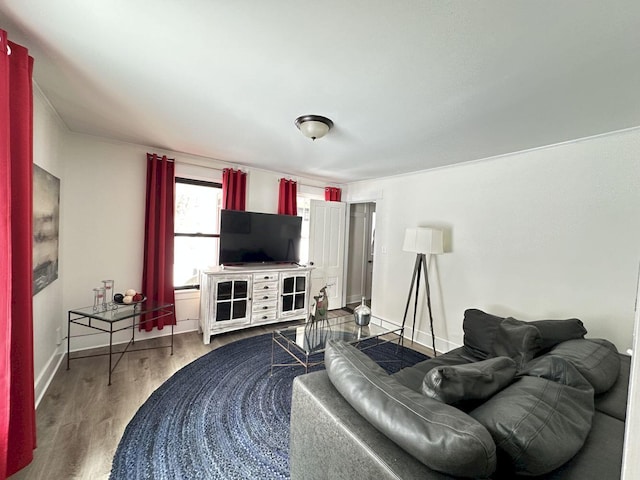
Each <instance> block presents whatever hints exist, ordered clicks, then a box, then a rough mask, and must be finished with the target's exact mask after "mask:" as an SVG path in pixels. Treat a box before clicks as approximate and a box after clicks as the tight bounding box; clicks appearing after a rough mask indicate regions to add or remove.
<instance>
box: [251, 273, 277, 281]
mask: <svg viewBox="0 0 640 480" xmlns="http://www.w3.org/2000/svg"><path fill="white" fill-rule="evenodd" d="M276 280H278V274H277V273H269V272H265V273H254V274H253V281H254V282H273V281H276Z"/></svg>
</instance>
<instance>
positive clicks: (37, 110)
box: [33, 84, 66, 403]
mask: <svg viewBox="0 0 640 480" xmlns="http://www.w3.org/2000/svg"><path fill="white" fill-rule="evenodd" d="M33 131H34V134H33V161H34V163H36V164H37V165H39V166H40V167H42V168H43V169H45V170H46V171H47V172H49V173H50V174H52V175H54V176H56V177H58V178H59V179H60V189H61V190H63V189H64V184H65V180H64V176H63V167H62V164H63V159H62V155H61V147H62V142H63V141H64V136H65V135H66V127H64V125H63V124H62V122H61V121H60V120H59V118H58V116H57V114H56V113H55V112H54V110H53V109H52V108H51V106H50V105H49V103H48V101H47V100H46V98H45V97H44V95H42V93H41V92H40V90H39V88H38V86H37V85H35V84H34V95H33ZM60 216H61V219H62V216H64V210H62V209H61V211H60ZM60 228H61V230H60V233H59V235H60V239H62V237H63V235H64V231H63V229H62V220H61V221H60ZM58 255H59V269H58V279H57V280H55V281H53V282H52V283H51V284H49V285H48V286H47V287H46V288H44V289H43V290H41V291H40V292H38V293H37V294H36V295H35V296H34V297H33V347H34V348H33V350H34V374H35V396H36V402H37V403H39V402H40V399H41V397H42V395H43V394H44V391H45V390H46V387H47V385H48V384H49V381H50V379H51V377H52V375H53V373H55V370H56V367H57V366H58V363H59V362H60V360H61V359H62V355H61V349H60V348H58V345H57V341H56V340H57V336H58V332H57V330H58V329H60V332H62V327H63V325H64V320H63V316H62V296H63V294H62V283H63V280H62V279H63V277H64V258H63V257H62V255H61V252H60V251H59V252H58Z"/></svg>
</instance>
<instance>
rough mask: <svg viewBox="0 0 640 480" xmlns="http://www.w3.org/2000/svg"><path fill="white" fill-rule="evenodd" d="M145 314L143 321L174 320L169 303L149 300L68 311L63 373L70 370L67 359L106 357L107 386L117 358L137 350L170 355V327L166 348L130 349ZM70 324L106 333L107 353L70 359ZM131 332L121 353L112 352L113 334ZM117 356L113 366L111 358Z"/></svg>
mask: <svg viewBox="0 0 640 480" xmlns="http://www.w3.org/2000/svg"><path fill="white" fill-rule="evenodd" d="M142 314H146V315H147V319H146V321H150V320H155V319H158V318H163V317H169V316H171V317H174V318H175V309H174V305H173V304H172V303H158V302H154V301H151V300H145V301H143V302H139V303H135V304H130V305H126V304H122V305H121V304H112V305H107V308H106V310H101V309H96V308H95V307H93V306H92V307H82V308H75V309H72V310H69V312H68V316H67V370H69V368H70V362H71V360H79V359H81V358H88V357H98V356H103V355H109V383H108V385H111V374H112V373H113V371H114V370H115V368H116V367H117V366H118V363H120V359H121V358H122V356H123V355H124V354H125V353H128V352H137V351H140V350H150V349H156V348H170V349H171V355H173V327H174V325H171V343H170V344H169V345H161V346H158V347H148V348H139V349H130V348H129V347H131V346H132V345H134V344H135V335H136V333H135V332H136V328H137V327H138V326H139V325H140V315H142ZM71 325H82V326H83V327H87V328H91V329H93V330H98V331H100V332H103V333H108V334H109V353H96V354H92V355H79V356H74V357H73V358H72V357H71ZM129 329H130V330H131V338H130V339H129V341H128V343H127V344H126V346H125V347H124V350H121V351H117V352H114V351H113V334H114V333H117V332H120V331H123V330H129ZM114 355H119V356H118V358H117V360H116V361H115V364H114V363H113V356H114Z"/></svg>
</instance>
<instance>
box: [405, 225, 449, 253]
mask: <svg viewBox="0 0 640 480" xmlns="http://www.w3.org/2000/svg"><path fill="white" fill-rule="evenodd" d="M402 249H403V250H404V251H405V252H415V253H431V254H435V255H437V254H439V253H444V249H443V246H442V230H437V229H435V228H426V227H419V228H407V230H406V231H405V232H404V244H403V245H402Z"/></svg>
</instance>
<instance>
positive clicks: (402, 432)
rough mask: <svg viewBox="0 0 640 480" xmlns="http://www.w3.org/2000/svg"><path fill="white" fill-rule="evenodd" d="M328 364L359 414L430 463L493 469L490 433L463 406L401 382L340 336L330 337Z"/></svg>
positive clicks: (440, 467)
mask: <svg viewBox="0 0 640 480" xmlns="http://www.w3.org/2000/svg"><path fill="white" fill-rule="evenodd" d="M325 365H326V368H327V373H328V375H329V379H330V380H331V383H333V385H334V386H335V387H336V389H337V390H338V391H339V392H340V394H341V395H342V396H343V397H344V398H345V400H346V401H347V402H349V403H350V404H351V406H352V407H353V408H354V409H355V410H356V411H357V412H358V413H359V414H360V415H362V416H363V417H364V418H365V419H366V420H368V421H369V422H370V423H371V424H372V425H373V426H374V427H376V428H377V429H378V430H379V431H381V432H382V433H384V434H385V435H386V436H387V437H388V438H390V439H391V440H392V441H394V442H395V443H396V444H397V445H399V446H400V447H401V448H403V449H404V450H405V451H407V452H408V453H410V454H411V455H413V456H414V457H415V458H416V459H418V460H419V461H420V462H422V463H424V464H425V465H427V466H428V467H429V468H431V469H433V470H436V471H439V472H443V473H446V474H450V475H455V476H459V477H475V478H486V477H488V476H489V475H491V474H492V473H493V472H494V471H495V468H496V450H495V444H494V442H493V440H492V438H491V435H489V432H487V430H486V429H485V428H484V427H483V426H482V425H480V423H478V422H477V421H476V420H474V419H473V418H471V417H470V416H468V415H466V414H465V413H463V412H462V411H460V410H458V409H456V408H454V407H452V406H450V405H447V404H444V403H441V402H438V401H437V400H434V399H432V398H427V397H426V396H424V395H422V394H420V393H419V392H416V391H414V390H411V389H409V388H407V387H405V386H404V385H401V384H400V383H398V382H397V381H396V380H395V379H394V378H393V377H391V376H389V375H387V373H386V372H385V371H384V370H383V369H382V368H381V367H380V366H378V365H377V364H376V363H375V362H374V361H373V360H371V358H369V357H368V356H367V355H366V354H364V353H363V352H361V351H359V350H358V349H356V348H354V347H353V346H351V345H348V344H346V343H344V342H342V341H336V340H330V341H329V342H328V343H327V348H326V350H325Z"/></svg>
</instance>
